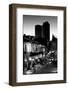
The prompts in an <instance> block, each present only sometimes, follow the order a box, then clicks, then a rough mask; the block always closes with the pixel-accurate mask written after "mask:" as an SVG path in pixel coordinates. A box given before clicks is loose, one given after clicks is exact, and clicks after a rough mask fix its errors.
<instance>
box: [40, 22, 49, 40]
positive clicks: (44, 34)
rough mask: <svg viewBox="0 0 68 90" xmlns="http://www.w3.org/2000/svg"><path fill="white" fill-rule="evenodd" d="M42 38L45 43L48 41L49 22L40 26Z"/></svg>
mask: <svg viewBox="0 0 68 90" xmlns="http://www.w3.org/2000/svg"><path fill="white" fill-rule="evenodd" d="M42 38H44V39H45V41H49V40H50V24H49V22H44V23H43V25H42Z"/></svg>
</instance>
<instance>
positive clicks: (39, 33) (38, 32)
mask: <svg viewBox="0 0 68 90" xmlns="http://www.w3.org/2000/svg"><path fill="white" fill-rule="evenodd" d="M35 36H36V37H39V38H41V39H43V42H44V41H45V44H46V43H47V42H48V41H50V24H49V22H44V23H43V25H36V26H35ZM41 39H40V40H41Z"/></svg>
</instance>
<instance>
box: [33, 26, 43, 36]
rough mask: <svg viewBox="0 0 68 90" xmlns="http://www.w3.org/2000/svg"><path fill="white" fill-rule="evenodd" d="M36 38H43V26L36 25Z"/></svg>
mask: <svg viewBox="0 0 68 90" xmlns="http://www.w3.org/2000/svg"><path fill="white" fill-rule="evenodd" d="M35 36H36V37H41V38H42V26H41V25H35Z"/></svg>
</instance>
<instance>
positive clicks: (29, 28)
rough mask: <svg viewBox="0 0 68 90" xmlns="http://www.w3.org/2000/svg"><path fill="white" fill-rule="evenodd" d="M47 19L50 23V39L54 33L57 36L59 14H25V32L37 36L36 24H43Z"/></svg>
mask: <svg viewBox="0 0 68 90" xmlns="http://www.w3.org/2000/svg"><path fill="white" fill-rule="evenodd" d="M46 21H48V22H49V24H50V40H51V39H52V35H55V37H57V16H37V15H36V16H35V15H23V30H24V34H26V35H32V36H35V25H42V24H43V22H46Z"/></svg>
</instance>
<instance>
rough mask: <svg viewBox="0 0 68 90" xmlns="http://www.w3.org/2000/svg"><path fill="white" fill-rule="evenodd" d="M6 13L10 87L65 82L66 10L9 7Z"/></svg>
mask: <svg viewBox="0 0 68 90" xmlns="http://www.w3.org/2000/svg"><path fill="white" fill-rule="evenodd" d="M9 11H10V14H9V16H10V17H9V19H10V20H9V21H10V22H9V29H10V30H9V41H10V43H9V47H10V48H9V49H10V50H9V51H10V54H9V58H10V60H9V64H10V65H9V66H10V67H9V84H10V85H13V86H15V85H16V86H17V85H20V86H23V85H40V84H53V83H54V84H55V83H65V82H66V7H60V6H41V5H25V4H12V5H10V8H9ZM12 15H13V16H12Z"/></svg>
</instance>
